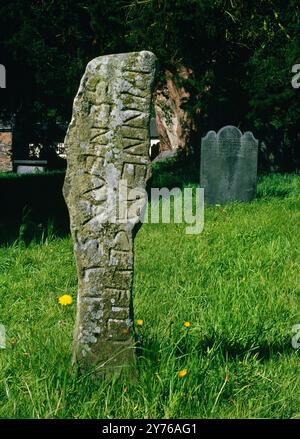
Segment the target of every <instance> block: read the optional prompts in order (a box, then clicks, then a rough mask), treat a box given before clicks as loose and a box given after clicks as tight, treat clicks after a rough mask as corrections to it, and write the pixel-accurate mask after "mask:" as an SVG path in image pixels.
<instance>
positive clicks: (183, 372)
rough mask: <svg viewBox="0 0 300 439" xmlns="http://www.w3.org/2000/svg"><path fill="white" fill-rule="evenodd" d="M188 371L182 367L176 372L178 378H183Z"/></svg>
mask: <svg viewBox="0 0 300 439" xmlns="http://www.w3.org/2000/svg"><path fill="white" fill-rule="evenodd" d="M187 373H188V371H187V369H182V370H180V371H179V372H178V376H179V378H184V377H185V376H186V375H187Z"/></svg>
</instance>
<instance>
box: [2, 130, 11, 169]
mask: <svg viewBox="0 0 300 439" xmlns="http://www.w3.org/2000/svg"><path fill="white" fill-rule="evenodd" d="M11 148H12V135H11V133H9V132H8V133H6V132H5V133H3V132H0V172H7V171H12V156H11V152H12V150H11Z"/></svg>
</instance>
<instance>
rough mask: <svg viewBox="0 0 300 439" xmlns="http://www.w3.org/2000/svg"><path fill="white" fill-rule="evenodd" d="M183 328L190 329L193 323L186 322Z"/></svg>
mask: <svg viewBox="0 0 300 439" xmlns="http://www.w3.org/2000/svg"><path fill="white" fill-rule="evenodd" d="M183 326H184V327H185V328H190V326H191V323H190V322H184V324H183Z"/></svg>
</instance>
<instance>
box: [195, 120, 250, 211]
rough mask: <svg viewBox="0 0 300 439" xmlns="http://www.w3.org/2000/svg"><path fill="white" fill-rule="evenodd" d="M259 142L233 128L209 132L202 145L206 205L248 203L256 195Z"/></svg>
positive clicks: (201, 176)
mask: <svg viewBox="0 0 300 439" xmlns="http://www.w3.org/2000/svg"><path fill="white" fill-rule="evenodd" d="M257 151H258V141H257V140H256V139H255V138H254V137H253V134H252V133H251V132H249V131H247V132H246V133H245V134H242V133H241V131H240V130H239V129H238V128H236V127H234V126H226V127H224V128H222V129H221V130H220V131H219V132H218V134H216V133H215V131H209V132H208V133H207V135H206V136H205V137H204V138H203V139H202V144H201V175H200V180H201V182H200V183H201V187H203V188H204V197H205V201H206V202H207V203H208V204H224V203H226V202H229V201H250V200H252V199H253V198H254V197H255V193H256V177H257Z"/></svg>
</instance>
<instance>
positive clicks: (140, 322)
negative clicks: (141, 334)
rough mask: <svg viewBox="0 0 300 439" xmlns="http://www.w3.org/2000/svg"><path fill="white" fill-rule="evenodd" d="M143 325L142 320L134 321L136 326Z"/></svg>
mask: <svg viewBox="0 0 300 439" xmlns="http://www.w3.org/2000/svg"><path fill="white" fill-rule="evenodd" d="M143 323H144V320H142V319H137V321H136V324H137V325H138V326H143Z"/></svg>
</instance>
